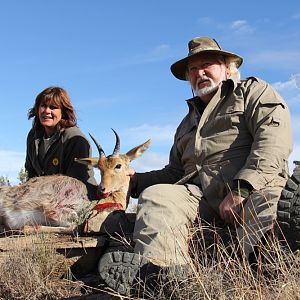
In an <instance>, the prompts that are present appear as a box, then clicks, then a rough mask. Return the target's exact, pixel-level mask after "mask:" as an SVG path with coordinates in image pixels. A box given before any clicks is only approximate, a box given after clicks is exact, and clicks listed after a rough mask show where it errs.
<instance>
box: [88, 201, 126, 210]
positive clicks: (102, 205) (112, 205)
mask: <svg viewBox="0 0 300 300" xmlns="http://www.w3.org/2000/svg"><path fill="white" fill-rule="evenodd" d="M107 208H114V209H115V210H124V208H123V205H122V204H121V203H116V202H106V203H98V204H96V205H95V207H94V210H96V211H98V212H101V211H104V210H106V209H107Z"/></svg>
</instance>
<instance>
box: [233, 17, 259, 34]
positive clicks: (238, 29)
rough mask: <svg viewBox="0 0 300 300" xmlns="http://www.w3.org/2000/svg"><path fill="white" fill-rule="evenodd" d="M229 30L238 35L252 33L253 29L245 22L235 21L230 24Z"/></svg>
mask: <svg viewBox="0 0 300 300" xmlns="http://www.w3.org/2000/svg"><path fill="white" fill-rule="evenodd" d="M230 28H231V29H233V31H234V32H235V33H238V34H249V33H253V32H254V31H255V29H254V28H253V27H252V26H250V25H249V24H248V22H247V21H246V20H236V21H233V22H232V23H231V24H230Z"/></svg>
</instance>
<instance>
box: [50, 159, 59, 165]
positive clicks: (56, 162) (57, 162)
mask: <svg viewBox="0 0 300 300" xmlns="http://www.w3.org/2000/svg"><path fill="white" fill-rule="evenodd" d="M52 164H53V166H58V164H59V160H58V158H53V160H52Z"/></svg>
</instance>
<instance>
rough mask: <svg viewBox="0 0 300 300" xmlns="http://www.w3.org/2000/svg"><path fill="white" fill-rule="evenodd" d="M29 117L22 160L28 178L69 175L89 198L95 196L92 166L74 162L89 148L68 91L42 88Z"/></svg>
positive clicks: (95, 185) (86, 155) (84, 154)
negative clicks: (28, 130) (31, 123)
mask: <svg viewBox="0 0 300 300" xmlns="http://www.w3.org/2000/svg"><path fill="white" fill-rule="evenodd" d="M31 118H33V125H32V129H31V130H30V132H29V133H28V136H27V153H26V162H25V168H26V170H27V172H28V177H29V178H31V177H35V176H43V175H52V174H63V175H67V176H71V177H74V178H77V179H79V180H81V181H82V182H83V183H84V184H85V185H86V187H87V190H88V196H89V198H90V199H95V198H96V190H97V183H96V180H95V178H94V172H93V168H92V167H89V166H86V165H82V164H79V163H76V162H75V161H74V158H84V157H91V153H90V152H91V147H90V145H89V142H88V141H87V139H86V137H85V136H84V135H83V133H82V132H81V130H80V129H79V128H78V127H77V120H76V116H75V111H74V108H73V106H72V103H71V101H70V98H69V96H68V93H67V92H66V91H65V90H64V89H63V88H60V87H49V88H47V89H45V90H43V91H42V92H41V93H40V94H39V95H38V96H37V97H36V99H35V104H34V106H33V107H32V108H31V109H30V110H29V112H28V119H31Z"/></svg>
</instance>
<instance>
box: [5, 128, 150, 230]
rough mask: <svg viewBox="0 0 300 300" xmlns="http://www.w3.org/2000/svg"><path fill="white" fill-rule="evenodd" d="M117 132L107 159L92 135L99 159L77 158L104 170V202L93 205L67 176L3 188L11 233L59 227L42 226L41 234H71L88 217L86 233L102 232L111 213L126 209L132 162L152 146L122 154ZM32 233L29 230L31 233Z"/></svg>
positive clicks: (80, 185) (79, 184)
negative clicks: (49, 232) (42, 232)
mask: <svg viewBox="0 0 300 300" xmlns="http://www.w3.org/2000/svg"><path fill="white" fill-rule="evenodd" d="M114 133H115V135H116V144H115V148H114V151H113V153H112V154H111V155H109V156H105V154H104V151H103V149H102V147H101V146H100V145H99V144H98V143H97V142H96V140H95V139H94V138H93V137H92V136H91V138H92V139H93V141H94V142H95V144H96V146H97V149H98V151H99V157H97V158H93V157H92V158H77V159H76V161H78V162H79V163H84V164H90V165H92V166H94V167H95V168H98V169H100V172H101V182H100V185H99V187H98V189H99V194H100V198H102V199H101V200H99V201H92V202H90V201H89V200H88V197H87V190H86V186H85V185H84V184H83V183H82V182H81V181H79V180H77V179H75V178H72V177H68V176H63V175H51V176H41V177H35V178H32V179H30V180H29V181H27V182H26V183H24V184H22V185H19V186H13V187H10V186H1V187H0V218H1V221H2V222H1V224H4V225H5V227H6V228H7V229H11V230H22V229H24V226H26V225H30V226H34V225H44V226H56V228H55V229H54V228H51V227H48V228H45V227H43V228H41V227H39V231H55V232H66V233H67V232H72V230H73V229H74V228H75V227H76V226H77V225H78V224H80V223H81V222H83V220H84V219H85V218H86V217H88V218H89V220H91V222H89V224H90V229H86V231H87V232H95V233H96V232H99V231H100V227H101V224H102V222H103V221H104V219H105V218H106V217H107V215H108V214H109V213H110V212H111V211H113V210H116V209H119V210H125V209H126V207H127V204H128V201H129V182H130V178H129V176H127V175H126V172H127V170H128V168H129V164H130V161H132V160H133V159H135V158H137V157H139V156H141V155H142V154H143V153H144V151H145V150H146V149H147V148H148V146H149V144H150V140H148V141H147V142H145V143H144V144H141V145H139V146H137V147H135V148H133V149H131V150H130V151H128V152H127V153H126V154H120V139H119V136H118V135H117V133H116V132H115V131H114ZM86 224H88V222H86ZM91 228H92V229H91ZM31 230H32V229H30V228H29V229H28V232H30V231H31Z"/></svg>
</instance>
